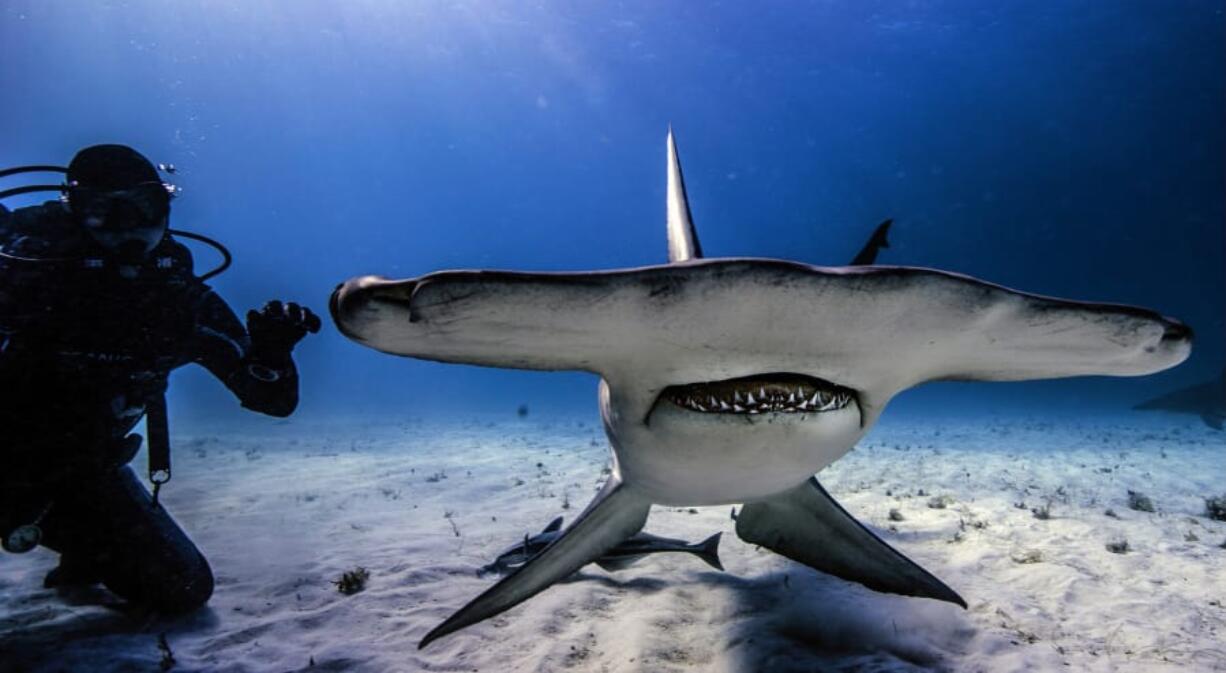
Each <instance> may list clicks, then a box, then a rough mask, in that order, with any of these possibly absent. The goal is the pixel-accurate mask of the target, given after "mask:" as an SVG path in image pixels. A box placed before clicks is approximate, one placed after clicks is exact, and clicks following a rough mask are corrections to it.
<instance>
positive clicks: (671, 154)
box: [667, 126, 702, 262]
mask: <svg viewBox="0 0 1226 673" xmlns="http://www.w3.org/2000/svg"><path fill="white" fill-rule="evenodd" d="M667 203H668V261H669V262H684V261H685V260H687V259H698V258H700V257H702V246H700V245H699V244H698V234H697V233H695V232H694V220H693V218H691V217H690V202H689V200H688V199H686V197H685V178H684V177H682V175H681V159H680V158H679V157H678V156H677V141H676V140H675V139H674V138H673V127H672V126H669V127H668V199H667Z"/></svg>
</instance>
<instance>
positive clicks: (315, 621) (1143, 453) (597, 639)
mask: <svg viewBox="0 0 1226 673" xmlns="http://www.w3.org/2000/svg"><path fill="white" fill-rule="evenodd" d="M143 464H144V461H143V458H138V460H137V462H136V463H135V464H134V465H135V466H137V467H138V469H143ZM607 464H608V450H607V445H606V440H605V437H604V434H603V431H602V430H601V429H600V427H599V425H598V424H596V423H594V422H593V421H592V420H587V419H583V420H573V419H572V420H561V419H546V418H540V417H535V416H533V417H529V418H528V419H525V420H513V421H506V420H486V419H476V420H470V421H454V422H447V423H443V422H438V421H428V422H426V421H419V422H414V421H409V422H403V423H398V424H388V423H387V421H381V422H379V424H372V423H363V422H359V421H357V420H347V421H345V422H340V423H329V424H318V425H311V424H306V423H302V422H298V421H294V422H290V423H287V424H285V425H277V426H264V427H262V429H260V430H259V431H252V430H250V429H249V428H247V429H244V428H238V427H235V428H229V429H227V428H224V427H215V428H211V429H210V430H208V431H192V432H191V433H180V434H179V435H178V436H177V437H175V475H176V476H175V479H174V481H172V482H171V483H170V485H169V486H168V487H167V489H166V490H165V491H164V496H163V500H164V502H165V503H166V506H167V507H168V508H169V509H170V511H171V512H172V513H174V515H175V516H176V517H177V518H178V520H179V521H180V522H181V523H182V525H183V526H184V528H185V529H186V530H187V531H188V532H189V533H190V534H191V535H192V537H193V538H194V539H195V540H196V542H197V543H198V544H199V545H200V547H201V548H202V549H203V550H204V552H205V554H206V555H207V556H208V557H209V559H210V561H211V563H212V566H213V569H214V573H215V574H216V577H217V589H216V593H215V594H214V596H213V599H212V601H211V602H210V604H209V606H208V608H206V609H204V610H202V611H200V612H198V613H196V614H193V615H190V616H187V617H182V618H178V619H175V620H158V619H150V618H141V617H138V616H134V615H132V614H128V613H125V612H123V611H120V610H116V609H114V607H108V606H107V603H108V602H113V601H114V599H113V598H111V597H110V596H109V594H107V593H106V592H105V591H104V590H102V589H96V590H92V591H80V590H78V591H74V592H70V593H57V592H55V591H51V590H46V589H43V588H42V584H41V580H42V577H43V575H44V574H45V573H46V572H47V571H48V570H50V569H51V568H52V567H53V566H54V565H55V562H56V558H55V555H54V554H52V553H50V552H48V551H46V550H43V549H39V550H37V551H34V552H31V553H29V554H26V555H22V556H15V555H9V554H0V606H2V607H0V670H4V671H74V672H75V671H159V670H173V671H378V672H385V671H389V672H390V671H419V670H421V671H491V672H510V671H562V670H568V671H651V672H655V671H771V672H775V671H926V670H937V671H946V670H948V671H1065V670H1069V671H1217V670H1222V671H1226V570H1224V568H1226V548H1223V544H1226V523H1224V522H1220V521H1213V520H1211V519H1209V518H1208V517H1207V516H1206V513H1205V502H1204V498H1206V497H1208V496H1211V495H1222V494H1224V493H1226V434H1223V433H1220V432H1215V431H1213V430H1211V429H1209V428H1205V427H1201V426H1199V425H1195V424H1193V423H1189V422H1184V421H1182V420H1180V419H1176V418H1168V417H1162V416H1154V417H1142V416H1135V415H1134V416H1120V417H1118V418H1104V419H1095V420H1093V421H1080V422H1079V421H1069V422H1055V421H1039V420H1026V419H1006V418H1001V419H979V418H976V419H962V420H957V419H955V420H947V421H942V422H936V421H931V420H929V421H921V422H919V423H916V422H914V421H911V420H891V419H890V418H889V417H888V416H887V418H886V419H885V420H884V421H883V423H882V424H881V425H879V426H878V427H877V428H875V429H874V430H873V431H872V433H871V434H870V435H869V436H868V437H867V438H866V440H865V441H864V442H862V443H861V444H860V445H859V446H858V447H857V448H856V449H855V450H854V451H852V452H851V453H850V454H848V455H847V456H846V457H844V458H843V459H841V460H839V461H838V462H837V463H835V464H834V465H833V466H831V467H830V468H828V469H826V470H824V471H823V472H822V473H821V474H819V475H818V478H819V479H820V480H821V481H822V483H823V484H824V485H825V486H826V488H827V489H828V490H829V491H830V492H831V494H832V495H834V496H835V498H837V499H838V500H839V501H840V502H841V503H842V504H843V505H844V506H845V507H846V508H847V509H848V510H849V511H850V512H852V513H853V514H854V515H856V516H857V517H858V518H860V520H861V521H863V522H864V523H866V524H867V525H869V526H870V527H872V528H873V529H874V530H876V531H877V532H878V533H879V534H880V535H881V536H882V537H883V538H884V539H885V540H886V541H888V542H889V543H890V544H892V545H894V546H895V547H897V548H898V549H899V550H901V551H902V552H904V553H905V554H907V555H909V556H910V557H911V558H912V559H914V560H915V561H917V562H918V563H920V564H921V565H923V566H924V567H925V568H927V569H928V570H930V571H931V572H933V573H934V574H936V575H937V576H938V577H940V578H941V579H943V580H944V581H945V582H946V583H948V584H949V585H950V586H951V587H953V588H954V589H955V590H956V591H958V592H959V593H960V594H961V595H962V596H963V597H964V598H966V600H967V602H968V603H969V605H970V608H969V609H968V610H962V609H961V608H958V607H957V606H953V605H949V604H945V603H941V602H937V601H932V600H925V599H913V598H903V597H898V596H891V595H885V594H879V593H875V592H872V591H869V590H867V589H864V588H862V587H860V586H859V585H855V584H851V583H848V582H844V581H842V580H838V579H835V578H832V577H829V576H826V575H823V574H820V573H817V572H815V571H813V570H810V569H808V568H806V567H804V566H801V565H798V564H796V563H793V562H791V561H789V560H787V559H785V558H782V557H780V556H777V555H775V554H772V553H770V552H768V551H766V550H763V549H757V548H755V547H753V546H751V545H747V544H745V543H742V542H741V541H740V540H738V539H737V538H736V536H735V533H733V526H734V523H733V521H732V520H731V517H730V510H731V508H730V507H712V508H699V509H693V510H691V509H688V508H671V507H655V508H654V509H653V511H652V515H651V518H650V519H649V521H648V525H647V530H648V531H650V532H653V533H656V534H659V535H668V536H673V537H682V538H686V539H689V540H692V541H698V540H701V539H703V538H705V537H707V536H708V535H710V534H711V533H713V532H716V531H724V533H725V534H724V537H723V542H722V544H721V548H720V555H721V558H722V560H723V563H724V566H725V567H726V568H727V572H723V573H721V572H718V571H715V570H713V569H711V568H710V567H708V566H706V565H705V564H703V563H702V562H701V561H699V560H698V559H696V558H694V557H692V556H690V555H684V554H661V555H656V556H654V557H649V558H646V559H644V560H643V561H641V562H640V563H638V564H637V565H635V566H633V567H631V568H629V569H627V570H623V571H620V572H617V573H606V572H604V571H603V570H600V569H598V568H596V567H595V566H587V567H586V568H585V569H584V570H582V571H580V572H579V573H578V574H576V575H575V576H573V577H572V578H571V579H570V580H568V581H566V582H563V583H561V584H558V585H555V586H554V587H552V588H550V589H549V590H547V591H545V592H544V593H542V594H540V595H538V596H537V597H535V598H533V599H531V600H529V601H528V602H526V603H524V604H522V605H520V606H518V607H516V608H514V609H512V610H510V611H508V612H506V613H504V614H502V615H499V616H497V617H495V618H493V619H491V620H488V621H486V622H484V623H481V624H478V625H476V626H473V627H470V628H468V629H466V630H464V631H461V632H459V633H457V634H455V635H452V636H449V637H446V638H444V639H442V640H440V641H438V642H435V643H433V644H431V646H430V647H429V648H427V649H426V650H424V651H419V650H418V649H417V643H418V641H419V640H420V639H421V637H422V636H423V635H425V633H426V632H427V631H429V630H430V629H431V628H433V627H434V626H435V625H437V624H438V623H439V622H440V621H442V620H443V619H444V618H446V617H447V616H448V615H449V614H451V613H452V612H453V611H454V610H456V609H457V608H459V607H460V606H462V605H463V604H464V603H466V602H467V601H468V600H469V599H471V598H473V597H474V596H476V595H477V594H478V593H480V592H481V591H482V590H483V589H484V588H485V587H487V586H488V585H489V584H490V583H492V582H493V581H494V578H493V577H490V576H486V577H484V578H480V577H478V576H477V572H476V571H477V569H478V568H479V567H480V566H481V565H483V564H486V563H488V562H490V560H492V558H493V557H494V556H495V555H496V554H497V553H498V552H499V551H500V550H502V549H503V548H505V547H506V546H508V545H510V544H512V543H514V542H515V541H516V540H517V539H521V538H522V536H523V535H524V534H525V533H527V532H536V531H537V530H539V529H540V528H541V527H542V526H544V525H545V523H546V522H548V521H549V520H550V519H551V518H553V517H554V516H557V515H559V514H564V515H567V517H568V519H569V518H571V517H573V516H575V515H577V514H578V513H579V511H581V510H582V508H583V507H584V505H586V503H587V501H588V499H589V498H590V497H591V496H592V495H593V493H594V492H595V490H596V489H597V487H598V486H599V484H600V482H601V481H602V480H603V478H604V474H603V471H604V470H605V469H606V466H607ZM1129 490H1133V491H1137V492H1140V493H1143V494H1144V495H1145V496H1147V497H1148V498H1150V499H1151V501H1152V502H1153V504H1154V507H1155V509H1156V511H1155V512H1152V513H1150V512H1143V511H1136V510H1134V509H1130V507H1129V493H1128V492H1129ZM1044 509H1045V510H1046V512H1047V518H1042V517H1041V516H1040V515H1038V514H1036V510H1038V511H1040V512H1042V511H1043V510H1044ZM891 510H897V513H896V514H895V515H894V516H893V517H892V516H891ZM1109 510H1110V513H1108V511H1109ZM899 518H900V519H901V520H895V519H899ZM1124 540H1126V541H1127V543H1128V548H1129V550H1128V551H1127V552H1126V553H1123V554H1117V553H1113V552H1111V551H1109V550H1108V549H1107V545H1108V544H1109V543H1118V542H1121V541H1124ZM359 566H361V567H364V568H366V569H368V570H369V573H370V577H369V580H368V582H367V586H366V588H365V590H364V591H361V592H359V593H356V594H352V595H344V594H341V593H340V592H338V591H337V587H336V586H335V585H334V584H333V581H334V580H336V579H338V578H339V577H340V575H341V574H342V573H343V572H345V571H348V570H353V569H355V568H356V567H359ZM163 634H164V637H165V640H164V642H165V644H166V646H167V647H168V648H169V651H170V652H172V653H173V658H174V662H173V666H171V665H170V662H169V660H168V659H167V655H166V654H165V652H164V651H163V650H162V649H160V648H159V636H160V635H163ZM163 660H166V662H165V664H164V663H163Z"/></svg>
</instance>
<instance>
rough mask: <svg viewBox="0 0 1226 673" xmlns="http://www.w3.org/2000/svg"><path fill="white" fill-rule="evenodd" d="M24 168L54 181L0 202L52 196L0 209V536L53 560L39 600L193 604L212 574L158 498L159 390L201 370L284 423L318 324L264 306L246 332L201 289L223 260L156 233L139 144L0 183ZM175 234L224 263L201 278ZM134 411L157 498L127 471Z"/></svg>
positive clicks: (165, 193) (207, 590)
mask: <svg viewBox="0 0 1226 673" xmlns="http://www.w3.org/2000/svg"><path fill="white" fill-rule="evenodd" d="M34 170H55V171H60V172H66V173H67V180H66V182H65V184H63V185H56V186H47V185H36V186H32V187H22V188H17V189H10V190H6V191H4V192H0V198H3V197H6V196H11V195H13V194H15V193H26V192H34V191H51V190H52V189H58V190H60V191H62V192H63V197H62V198H61V199H59V200H55V201H48V202H46V203H44V204H42V205H38V206H31V207H27V208H21V209H18V210H14V211H9V210H7V209H6V208H4V207H3V206H2V205H0V390H2V391H3V400H2V402H0V460H2V461H3V468H0V536H2V537H0V542H2V543H3V547H4V549H5V550H6V551H10V552H25V551H29V550H30V549H32V548H34V547H35V546H37V545H39V544H41V545H43V546H45V547H48V548H50V549H52V550H54V551H56V552H58V553H59V554H60V559H59V565H58V567H56V568H55V569H53V570H52V571H51V572H50V573H48V574H47V576H46V578H45V580H44V584H45V586H47V587H49V588H50V587H68V586H76V585H89V584H94V583H98V582H101V583H102V584H104V585H105V586H106V587H107V588H109V589H110V590H111V591H112V592H113V593H114V594H116V595H118V596H120V597H121V598H123V599H125V600H126V601H128V603H129V604H132V605H135V606H144V607H147V608H150V609H152V610H154V611H157V612H160V613H164V614H174V613H183V612H186V611H190V610H193V609H195V608H197V607H200V606H202V605H204V603H205V602H207V601H208V599H209V597H210V596H211V595H212V592H213V575H212V571H211V570H210V568H209V564H208V562H207V561H206V560H205V558H204V556H203V554H201V552H200V550H199V549H197V548H196V546H195V545H194V544H193V543H192V541H191V540H190V539H189V538H188V537H187V535H186V534H185V533H184V531H183V530H182V529H181V528H180V527H179V526H178V524H176V523H175V521H174V520H173V519H172V518H171V517H170V515H169V514H168V513H167V512H166V510H165V509H164V508H163V507H162V506H161V505H159V504H158V500H157V495H158V488H159V487H160V486H161V485H162V484H163V483H164V482H165V481H166V480H168V479H169V477H170V462H169V444H168V440H167V428H166V406H165V395H164V393H165V390H166V385H167V378H168V376H169V375H170V372H171V371H172V370H174V369H176V368H178V367H180V366H183V365H186V364H189V363H196V364H200V365H203V366H204V367H205V368H206V369H207V370H208V371H209V372H211V373H212V374H213V376H215V377H217V378H218V379H219V380H220V381H222V382H223V383H224V384H225V386H226V387H227V388H229V389H230V390H231V391H232V392H233V393H234V394H235V395H236V396H237V397H238V399H239V400H240V402H241V403H242V406H244V407H246V408H248V409H251V410H254V411H258V412H261V413H264V414H268V415H271V416H278V417H283V416H288V415H289V414H290V413H292V412H293V411H294V408H295V407H296V406H297V403H298V376H297V372H296V370H295V367H294V362H293V359H292V357H291V351H292V350H293V348H294V345H295V344H297V343H298V341H299V340H301V339H302V338H303V337H305V336H306V334H307V333H308V332H311V333H314V332H318V331H319V328H320V321H319V318H318V317H317V316H316V315H315V314H314V313H312V312H311V311H310V310H309V309H307V308H305V307H302V306H299V305H297V304H294V303H285V304H283V303H281V302H279V301H271V302H269V303H268V304H267V305H266V306H264V307H263V309H262V310H260V311H250V312H248V313H247V321H246V327H245V328H244V326H243V324H242V323H240V322H239V320H238V318H237V317H236V316H235V314H234V313H233V312H232V311H231V310H230V308H229V307H228V306H227V305H226V303H225V302H224V301H223V300H222V299H221V297H219V296H218V295H217V294H216V293H215V292H214V291H213V290H212V289H210V288H209V286H208V285H206V284H205V283H204V280H206V279H207V278H208V277H210V276H212V275H214V274H215V273H216V272H220V270H222V269H224V268H225V266H227V265H228V264H229V254H228V253H227V252H226V251H225V249H224V248H221V247H220V245H219V244H216V243H215V242H212V241H211V240H210V239H207V238H205V237H202V236H199V235H194V234H187V233H186V232H178V231H175V230H171V229H168V216H169V214H170V202H171V197H172V196H173V194H174V190H175V188H174V187H173V186H171V185H168V184H165V183H163V182H162V181H161V178H160V176H159V174H158V170H157V168H155V167H154V166H153V164H151V163H150V162H149V160H148V159H146V158H145V157H144V156H142V155H141V154H139V153H138V152H136V151H135V150H133V149H131V148H129V147H126V146H123V145H96V146H93V147H88V148H86V149H83V150H81V151H80V152H78V153H77V154H76V156H75V157H74V158H73V159H72V162H71V163H70V164H69V165H68V167H67V168H66V169H63V168H57V167H48V166H32V167H23V168H18V169H11V170H8V171H0V177H3V176H5V175H11V174H15V173H21V172H31V171H34ZM163 170H167V172H173V168H170V167H163ZM172 235H183V236H186V237H189V238H195V239H197V240H202V241H204V242H207V243H211V244H213V245H215V246H217V247H218V248H219V250H221V252H222V254H223V255H224V256H225V258H226V262H225V263H224V264H223V265H222V267H221V268H220V269H218V270H216V271H215V272H214V273H210V274H205V275H204V276H202V277H196V276H195V275H194V274H193V265H192V256H191V253H190V252H189V251H188V249H187V248H186V247H185V246H184V245H183V244H182V243H180V242H178V241H177V240H175V238H173V237H172ZM142 417H146V434H148V435H149V437H148V454H149V469H150V480H151V481H152V482H153V493H152V496H151V495H150V492H149V491H148V490H147V489H146V488H145V487H144V486H143V485H142V484H141V483H140V480H139V478H138V477H137V476H136V474H135V473H134V472H133V470H132V468H131V467H128V465H127V464H128V463H129V462H130V461H131V460H132V459H133V457H134V456H135V454H136V452H137V450H138V449H139V448H140V445H141V443H142V438H141V436H140V435H138V434H134V433H132V430H133V429H134V427H135V426H136V424H137V423H138V422H139V421H140V419H141V418H142Z"/></svg>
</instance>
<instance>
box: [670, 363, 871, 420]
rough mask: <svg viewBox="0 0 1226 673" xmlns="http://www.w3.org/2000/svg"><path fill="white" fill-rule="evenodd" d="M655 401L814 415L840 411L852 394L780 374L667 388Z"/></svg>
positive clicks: (713, 409) (711, 410) (710, 409)
mask: <svg viewBox="0 0 1226 673" xmlns="http://www.w3.org/2000/svg"><path fill="white" fill-rule="evenodd" d="M659 399H661V400H668V401H669V402H672V403H673V404H675V405H677V406H679V407H681V408H682V409H687V410H689V411H697V412H700V413H708V414H750V415H752V414H766V413H784V414H814V413H822V412H826V411H835V410H838V409H842V408H843V407H846V406H847V405H848V404H851V402H852V401H853V400H855V399H856V393H855V391H854V390H852V389H851V388H844V387H843V386H840V385H837V384H834V383H831V382H829V381H823V380H822V379H819V378H815V377H812V376H805V375H804V374H787V373H781V374H755V375H752V376H745V377H742V378H736V379H725V380H723V381H708V382H705V383H687V384H684V385H678V386H669V387H667V388H665V389H664V390H663V391H662V392H661V393H660V398H659Z"/></svg>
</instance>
